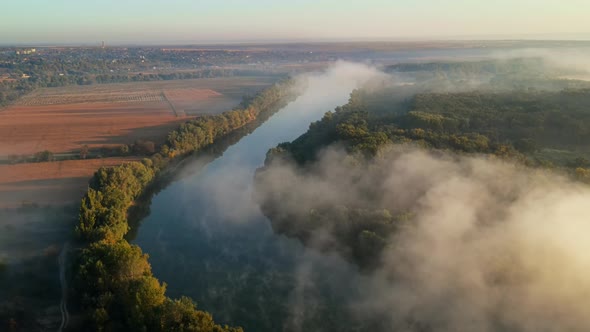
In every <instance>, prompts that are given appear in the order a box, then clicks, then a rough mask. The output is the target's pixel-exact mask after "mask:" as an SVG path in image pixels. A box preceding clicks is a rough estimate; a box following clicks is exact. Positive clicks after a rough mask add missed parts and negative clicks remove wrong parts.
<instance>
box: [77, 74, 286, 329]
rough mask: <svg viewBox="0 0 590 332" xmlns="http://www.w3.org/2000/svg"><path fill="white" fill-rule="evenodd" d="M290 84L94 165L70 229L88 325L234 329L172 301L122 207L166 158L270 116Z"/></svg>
mask: <svg viewBox="0 0 590 332" xmlns="http://www.w3.org/2000/svg"><path fill="white" fill-rule="evenodd" d="M293 87H294V82H293V81H292V80H286V81H283V82H280V83H277V84H275V85H274V86H272V87H271V88H268V89H266V90H264V91H263V92H261V93H260V94H259V95H257V96H255V97H253V98H250V99H248V100H245V101H244V102H243V103H242V104H241V105H240V106H239V107H237V108H236V109H234V110H232V111H228V112H225V113H223V114H220V115H216V116H206V117H202V118H198V119H195V120H191V121H189V122H188V123H185V124H182V125H181V126H180V127H179V128H178V129H177V130H175V131H173V132H171V133H170V135H169V136H168V140H167V142H166V144H162V145H161V146H159V148H158V152H156V153H154V154H153V155H152V156H151V157H150V158H145V159H144V160H143V161H142V162H131V163H125V164H123V165H121V166H117V167H111V168H105V167H103V168H100V169H99V170H98V171H97V172H96V173H95V175H94V176H93V178H92V179H91V180H90V183H89V187H88V191H87V193H86V195H85V196H84V198H83V199H82V202H81V205H80V212H79V220H78V225H77V226H76V230H75V233H76V235H77V238H78V242H79V247H80V249H79V250H77V254H76V260H75V262H73V264H72V265H73V268H74V286H73V288H74V294H73V296H72V297H73V298H74V301H75V304H76V306H77V307H79V308H80V309H81V311H82V313H83V316H84V317H85V322H84V328H85V330H92V331H203V332H206V331H241V328H233V327H228V326H220V325H218V324H216V323H214V321H213V319H212V317H211V315H210V314H208V313H206V312H203V311H200V310H197V309H196V305H195V303H194V302H193V301H192V300H191V299H189V298H186V297H182V298H180V299H178V300H173V299H170V298H168V297H167V296H166V295H165V292H166V285H165V284H163V283H161V282H159V281H158V280H157V279H156V278H155V277H154V276H153V274H152V272H151V268H150V264H149V262H148V257H147V255H146V254H143V253H142V251H141V248H139V247H138V246H136V245H132V244H130V243H128V242H127V241H126V239H125V238H124V236H125V234H127V232H128V231H129V228H130V226H129V222H128V210H129V208H130V207H131V206H132V205H133V204H134V201H135V200H136V199H137V198H138V197H139V196H140V195H141V194H142V193H143V192H144V191H145V190H146V188H147V187H148V186H150V185H152V184H154V183H155V182H156V181H157V180H158V179H159V178H160V177H161V176H162V174H163V173H164V171H165V170H166V167H167V165H168V164H170V163H175V162H178V161H180V159H182V157H184V156H186V155H188V154H191V153H194V152H196V151H199V150H200V149H202V148H204V147H206V146H208V145H210V144H212V143H213V142H215V141H216V140H218V139H220V138H222V137H224V136H226V135H227V134H228V133H230V132H232V131H233V130H236V129H238V128H241V127H243V126H244V125H246V124H248V123H250V122H252V121H254V120H256V119H259V118H262V117H267V116H270V115H271V114H272V113H274V112H276V111H278V110H279V109H280V108H282V107H283V106H284V105H285V104H286V103H287V102H288V101H289V100H291V99H292V98H294V96H295V94H294V93H295V92H294V90H293Z"/></svg>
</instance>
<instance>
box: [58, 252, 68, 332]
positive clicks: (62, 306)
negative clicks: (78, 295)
mask: <svg viewBox="0 0 590 332" xmlns="http://www.w3.org/2000/svg"><path fill="white" fill-rule="evenodd" d="M69 246H70V244H69V243H67V242H66V243H65V244H64V246H63V248H62V249H61V253H60V254H59V259H58V263H59V283H60V285H61V302H60V303H59V310H60V311H61V325H60V326H59V329H58V330H57V331H58V332H62V331H63V330H64V329H65V328H66V327H67V326H68V321H69V320H70V313H69V312H68V307H67V299H68V284H67V280H66V259H67V254H68V249H69Z"/></svg>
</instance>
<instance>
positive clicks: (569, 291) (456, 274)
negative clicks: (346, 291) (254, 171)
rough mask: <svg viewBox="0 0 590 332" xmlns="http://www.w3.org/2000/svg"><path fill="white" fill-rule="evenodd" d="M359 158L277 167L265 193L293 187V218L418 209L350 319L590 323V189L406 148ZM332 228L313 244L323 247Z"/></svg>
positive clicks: (425, 323) (396, 323) (408, 325)
mask: <svg viewBox="0 0 590 332" xmlns="http://www.w3.org/2000/svg"><path fill="white" fill-rule="evenodd" d="M352 165H353V164H351V163H350V157H349V156H348V155H347V154H346V153H344V152H342V150H339V149H337V148H330V149H328V150H326V151H324V153H323V154H322V155H321V157H320V158H319V161H318V163H317V165H316V166H314V168H313V171H312V172H310V173H309V174H307V173H306V175H303V174H302V173H301V172H300V171H298V170H296V169H295V168H293V166H292V165H291V164H289V163H280V165H279V164H277V163H273V165H272V166H270V167H268V168H267V169H266V170H265V176H264V177H263V181H262V182H261V183H260V186H259V187H260V190H258V193H259V195H262V198H261V200H262V201H264V200H265V199H268V197H264V196H265V195H273V196H274V195H276V194H277V193H279V192H280V193H281V194H285V191H288V193H287V194H286V196H283V197H282V199H286V201H284V204H282V205H281V209H282V210H283V211H282V213H285V214H289V213H292V214H297V213H301V211H310V210H311V209H314V208H317V207H319V206H339V205H347V204H350V205H353V206H360V207H367V206H372V207H373V208H376V207H378V208H387V209H389V210H390V211H392V212H402V211H410V212H411V213H412V215H413V217H412V218H411V220H410V221H409V223H408V225H406V227H402V228H401V229H400V230H399V231H397V232H395V234H394V235H393V237H392V238H391V239H389V241H388V243H389V245H388V246H387V247H386V248H385V250H384V251H383V253H382V256H381V257H380V258H379V261H380V264H379V265H378V266H377V268H375V269H374V270H371V271H369V272H367V273H366V276H365V277H366V279H364V280H363V282H361V284H360V285H359V287H360V288H361V289H362V291H361V292H360V294H361V295H360V296H359V298H357V299H355V300H352V301H351V303H350V309H351V315H353V316H356V317H358V318H359V319H360V320H363V319H368V317H373V318H374V317H376V316H377V317H380V319H383V320H384V321H386V322H387V323H388V324H387V325H388V327H389V328H392V329H393V330H399V331H424V330H433V331H482V332H484V331H587V330H588V329H590V317H588V315H587V308H588V307H589V306H590V299H589V297H588V294H589V292H590V279H588V278H587V276H588V273H589V272H590V243H589V242H588V241H587V234H588V233H589V232H590V222H589V221H588V209H587V205H588V202H589V201H590V189H588V188H587V187H585V186H582V185H580V184H577V183H573V182H570V181H569V180H567V179H566V178H563V177H560V176H557V175H555V174H549V173H546V172H543V171H535V170H531V169H527V168H525V167H523V166H518V165H514V164H510V163H506V162H503V161H499V160H495V159H490V158H487V157H483V156H481V157H465V156H456V155H444V154H440V153H438V154H433V153H429V152H426V151H422V150H417V149H414V148H409V147H399V146H398V147H390V151H388V152H384V153H383V154H382V155H381V157H380V158H378V159H377V160H376V161H372V162H371V164H370V165H368V167H366V168H358V167H354V166H352ZM367 192H371V193H372V194H371V195H370V196H371V198H369V197H368V196H369V195H367ZM334 222H335V223H337V222H338V221H337V220H335V221H334ZM330 232H331V229H329V228H328V229H323V230H321V231H319V232H318V234H321V235H318V236H315V237H314V238H313V239H312V240H310V241H308V242H309V244H311V245H312V246H316V247H321V246H323V245H324V243H325V241H331V240H332V239H331V238H330V235H329V234H330Z"/></svg>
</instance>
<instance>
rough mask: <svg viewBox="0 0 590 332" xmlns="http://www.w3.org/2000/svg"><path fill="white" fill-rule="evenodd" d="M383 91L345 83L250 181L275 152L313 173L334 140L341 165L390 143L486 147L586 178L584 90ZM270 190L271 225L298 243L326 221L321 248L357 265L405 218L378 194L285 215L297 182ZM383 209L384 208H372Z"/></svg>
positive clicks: (589, 135)
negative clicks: (333, 101)
mask: <svg viewBox="0 0 590 332" xmlns="http://www.w3.org/2000/svg"><path fill="white" fill-rule="evenodd" d="M479 65H484V66H487V65H486V64H478V66H479ZM520 65H522V66H524V67H527V66H528V65H529V64H527V63H521V64H520ZM418 66H419V65H418ZM510 66H515V67H514V68H512V69H510V68H505V67H502V68H492V67H490V68H489V69H490V70H493V71H504V70H506V72H510V71H511V70H514V71H518V70H521V69H522V68H520V67H519V63H517V62H515V63H512V64H510ZM426 67H428V66H426ZM451 67H453V66H451ZM458 68H462V67H458ZM519 68H520V69H519ZM463 69H465V68H463ZM529 69H530V68H529ZM457 70H458V69H457ZM474 70H475V69H474ZM477 70H479V69H477ZM477 70H475V71H477ZM527 70H528V69H527ZM397 88H398V87H396V88H395V89H397ZM384 91H386V92H383V91H370V90H359V91H355V92H353V93H352V94H351V98H350V100H349V103H348V104H346V105H344V106H342V107H337V108H336V109H335V111H333V112H328V113H326V114H325V115H324V117H323V118H322V119H321V120H320V121H317V122H315V123H312V124H311V125H310V127H309V130H308V131H307V132H306V133H305V134H303V135H302V136H300V137H299V138H297V139H296V140H294V141H293V142H290V143H281V144H280V145H279V146H277V147H276V148H274V149H271V150H270V151H269V152H268V154H267V159H266V161H265V166H264V168H262V169H261V170H259V171H258V172H257V181H262V180H263V177H264V174H265V168H270V167H273V164H275V163H276V162H279V161H291V160H292V161H295V162H296V164H297V166H298V167H299V170H300V171H301V172H303V173H305V174H307V175H316V174H315V173H313V172H314V170H315V168H314V163H315V162H316V160H317V157H318V155H319V152H320V151H321V150H322V149H324V148H325V147H327V146H329V145H333V144H336V145H338V146H341V147H344V148H345V149H346V151H347V153H348V156H347V158H349V159H353V160H354V161H355V162H352V163H351V164H350V170H351V172H356V173H354V174H362V173H363V172H365V171H366V168H365V167H367V165H369V164H370V163H369V161H371V160H372V159H373V158H376V157H378V156H379V153H380V151H381V150H382V149H383V148H384V147H385V146H386V145H388V144H392V143H395V144H412V145H414V146H417V147H420V148H424V149H431V150H443V151H452V152H453V153H459V154H468V153H469V154H471V153H477V154H488V155H493V156H495V157H497V158H502V159H507V160H511V161H515V162H519V163H522V164H524V165H527V166H537V167H546V168H554V167H561V168H562V169H563V170H565V171H566V172H567V173H569V174H571V175H572V177H573V178H575V179H577V180H579V181H581V182H585V183H590V161H589V159H588V158H589V156H588V153H589V152H590V150H588V146H587V142H588V141H590V90H587V89H581V90H562V91H558V92H548V91H544V92H540V91H525V90H515V91H507V92H506V91H505V92H490V91H487V92H486V91H474V92H462V93H419V94H416V95H414V96H413V97H411V98H409V99H404V98H400V97H399V96H397V95H395V94H394V95H392V96H391V97H388V96H387V94H388V93H389V92H390V91H391V90H389V89H387V88H386V89H384ZM547 156H558V157H555V158H547ZM355 167H356V169H355ZM273 190H275V191H274V192H273V193H272V194H271V195H266V197H265V198H264V199H265V201H262V202H260V203H261V206H262V210H263V212H264V213H265V214H266V215H267V216H269V218H270V219H271V222H272V225H273V228H274V229H275V231H277V232H280V233H283V234H286V235H289V236H292V237H296V238H299V239H300V240H302V241H303V242H307V241H308V239H309V238H311V235H312V234H314V232H317V231H318V230H329V231H330V232H331V234H332V235H334V237H335V240H334V241H333V242H328V243H325V244H323V245H324V248H321V249H336V250H338V251H339V252H341V253H342V254H343V255H344V256H345V257H347V258H349V259H350V260H352V261H354V262H356V263H357V264H359V265H360V266H361V267H363V268H371V267H372V266H374V265H375V264H377V263H378V258H379V256H380V253H381V251H382V250H383V248H384V247H386V246H387V245H389V244H388V241H389V240H390V239H391V235H392V234H394V233H395V231H396V230H397V229H399V228H400V227H406V226H407V225H409V224H411V220H412V216H411V214H407V213H405V212H404V211H396V210H395V209H393V208H391V209H390V207H388V206H380V205H378V203H374V205H371V204H370V203H365V204H368V206H362V207H359V206H354V205H353V204H356V203H354V202H353V203H350V202H343V204H350V205H343V206H337V207H334V206H328V207H327V206H321V205H317V206H313V203H312V206H302V207H301V211H296V212H293V211H291V210H290V211H289V212H288V214H287V213H285V211H284V204H285V202H293V201H298V200H299V199H300V197H297V196H296V195H297V192H298V190H294V188H293V187H292V186H289V187H288V188H287V187H285V188H274V189H273ZM363 192H365V188H363ZM370 195H376V194H375V193H374V192H372V191H371V188H368V189H366V196H367V197H369V198H370ZM375 202H380V200H379V199H376V200H375ZM318 204H319V203H318ZM384 209H385V211H387V213H381V212H382V211H384ZM307 211H309V213H307Z"/></svg>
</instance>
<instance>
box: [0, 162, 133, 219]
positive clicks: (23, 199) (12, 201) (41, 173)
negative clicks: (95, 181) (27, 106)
mask: <svg viewBox="0 0 590 332" xmlns="http://www.w3.org/2000/svg"><path fill="white" fill-rule="evenodd" d="M139 159H140V158H139V157H135V158H122V157H112V158H100V159H86V160H63V161H54V162H43V163H28V164H14V165H8V164H4V165H0V209H1V208H18V207H21V206H23V205H31V204H34V205H40V206H47V205H67V204H73V203H76V202H78V201H79V200H80V198H82V195H83V194H84V192H85V191H86V186H87V184H88V180H89V179H90V177H91V176H92V174H94V172H95V171H96V170H97V169H98V168H99V167H101V166H115V165H119V164H121V163H123V162H126V161H133V160H139Z"/></svg>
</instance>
